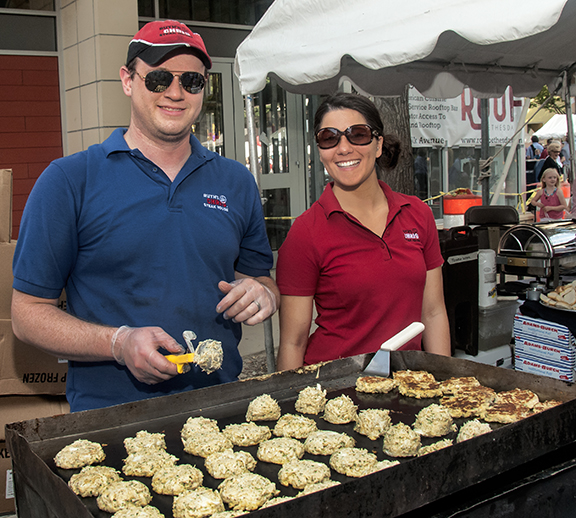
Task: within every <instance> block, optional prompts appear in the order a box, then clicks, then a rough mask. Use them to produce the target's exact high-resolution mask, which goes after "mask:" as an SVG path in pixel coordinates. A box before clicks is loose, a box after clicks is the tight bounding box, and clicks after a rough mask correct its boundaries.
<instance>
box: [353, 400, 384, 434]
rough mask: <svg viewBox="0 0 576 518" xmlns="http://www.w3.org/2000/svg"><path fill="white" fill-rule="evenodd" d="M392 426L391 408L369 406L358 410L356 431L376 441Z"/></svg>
mask: <svg viewBox="0 0 576 518" xmlns="http://www.w3.org/2000/svg"><path fill="white" fill-rule="evenodd" d="M390 426H392V419H390V410H386V409H384V408H367V409H365V410H360V412H358V416H357V417H356V425H355V426H354V431H355V432H358V433H359V434H362V435H365V436H366V437H368V438H369V439H372V440H373V441H375V440H376V439H378V437H381V436H382V435H384V434H385V433H386V430H388V428H390Z"/></svg>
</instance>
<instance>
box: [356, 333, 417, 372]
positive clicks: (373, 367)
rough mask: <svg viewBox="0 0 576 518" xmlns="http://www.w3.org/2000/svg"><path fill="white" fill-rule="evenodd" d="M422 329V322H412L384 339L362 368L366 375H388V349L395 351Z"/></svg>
mask: <svg viewBox="0 0 576 518" xmlns="http://www.w3.org/2000/svg"><path fill="white" fill-rule="evenodd" d="M422 331H424V324H423V323H422V322H412V323H411V324H410V325H409V326H408V327H405V328H404V329H402V331H400V332H399V333H397V334H395V335H394V336H393V337H392V338H390V339H388V340H386V341H385V342H384V343H383V344H382V345H381V346H380V350H379V351H377V352H376V354H375V355H374V358H372V360H370V363H369V364H368V365H367V366H366V368H365V369H364V374H365V375H366V376H384V377H386V378H387V377H388V376H390V351H395V350H396V349H398V348H399V347H402V346H403V345H404V344H405V343H406V342H409V341H410V340H412V338H414V337H415V336H418V335H419V334H420V333H421V332H422Z"/></svg>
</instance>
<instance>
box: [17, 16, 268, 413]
mask: <svg viewBox="0 0 576 518" xmlns="http://www.w3.org/2000/svg"><path fill="white" fill-rule="evenodd" d="M211 66H212V61H211V59H210V56H209V55H208V53H207V51H206V48H205V45H204V42H203V41H202V38H201V37H200V35H199V34H196V33H194V32H192V31H191V30H190V29H189V28H188V27H187V26H186V25H184V24H182V23H180V22H177V21H174V20H167V21H154V22H151V23H148V24H146V25H145V26H144V27H143V28H142V29H141V30H140V31H139V32H138V33H137V34H136V35H135V36H134V39H133V40H132V41H131V42H130V45H129V47H128V56H127V61H126V65H124V66H122V67H121V69H120V78H121V82H122V88H123V90H124V93H125V94H126V95H127V96H128V97H129V98H130V103H131V117H130V125H129V127H128V128H127V129H124V128H119V129H116V130H115V131H114V132H113V133H112V134H111V136H110V137H109V138H108V139H107V140H106V141H104V142H103V143H102V144H97V145H94V146H91V147H90V148H88V149H87V150H86V151H83V152H80V153H77V154H75V155H72V156H68V157H65V158H61V159H58V160H56V161H54V162H53V163H52V164H51V165H49V166H48V168H47V169H46V170H45V171H44V172H43V173H42V175H41V176H40V178H39V179H38V181H37V183H36V185H35V186H34V189H33V190H32V193H31V194H30V197H29V200H28V203H27V205H26V208H25V211H24V216H23V218H22V225H21V227H20V237H19V239H18V244H17V247H16V251H15V257H14V265H13V270H14V284H13V287H14V291H13V300H12V322H13V328H14V333H15V334H16V336H17V337H19V338H20V339H21V340H23V341H24V342H27V343H30V344H33V345H35V346H37V347H39V348H40V349H43V350H45V351H48V352H49V353H51V354H53V355H55V356H58V357H59V358H65V359H67V360H68V361H69V368H68V377H67V398H68V401H69V403H70V408H71V410H72V411H78V410H86V409H92V408H100V407H106V406H110V405H116V404H120V403H126V402H129V401H136V400H141V399H145V398H149V397H154V396H161V395H166V394H173V393H177V392H182V391H187V390H191V389H195V388H200V387H206V386H210V385H214V384H218V383H224V382H228V381H233V380H236V379H237V377H238V375H239V374H240V372H241V370H242V358H241V356H240V354H239V352H238V348H237V346H238V343H239V341H240V338H241V333H242V332H241V324H242V323H245V324H249V325H254V324H258V323H260V322H262V321H263V320H264V319H265V318H267V317H269V316H270V315H271V314H272V313H274V312H275V311H276V308H277V306H278V302H279V292H278V289H277V287H276V284H275V282H274V281H273V280H272V279H271V277H270V268H271V267H272V265H273V257H272V252H271V250H270V246H269V244H268V239H267V236H266V230H265V225H264V218H263V214H262V204H261V200H260V194H259V192H258V189H257V187H256V184H255V182H254V179H253V178H252V175H251V174H250V173H249V171H248V170H247V169H246V167H245V166H244V165H242V164H239V163H237V162H235V161H232V160H228V159H225V158H223V157H221V156H219V155H217V154H216V153H213V152H211V151H208V150H207V149H205V148H204V147H202V146H201V144H200V142H199V141H198V140H197V139H196V138H195V137H194V136H192V135H191V133H190V129H191V126H192V124H194V122H195V121H196V119H197V118H198V116H199V114H200V112H201V109H202V100H203V93H202V92H203V90H204V86H205V84H206V81H207V80H208V70H209V69H210V67H211ZM63 289H65V290H66V296H67V308H68V309H67V310H68V312H67V313H65V312H63V311H61V310H60V309H59V308H58V307H57V306H56V304H57V299H58V297H59V296H60V293H61V291H62V290H63ZM187 330H190V331H193V332H194V333H195V334H196V335H197V337H198V340H199V341H201V340H206V339H214V340H218V341H221V342H222V347H223V352H224V360H223V365H222V368H221V369H220V370H218V371H216V372H215V373H213V374H210V375H208V374H206V373H204V372H202V371H201V370H200V369H199V368H198V367H197V366H196V365H192V366H191V369H190V370H189V371H188V372H186V373H183V374H178V371H177V366H176V365H174V364H173V363H171V362H169V361H168V360H167V359H166V358H165V357H164V354H163V353H164V352H168V353H174V354H177V353H181V352H184V351H183V347H182V346H181V345H179V343H178V340H180V341H182V340H181V338H182V334H183V332H184V331H187Z"/></svg>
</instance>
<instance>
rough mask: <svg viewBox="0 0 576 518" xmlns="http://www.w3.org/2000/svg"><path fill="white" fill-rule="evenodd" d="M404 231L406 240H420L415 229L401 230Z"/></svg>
mask: <svg viewBox="0 0 576 518" xmlns="http://www.w3.org/2000/svg"><path fill="white" fill-rule="evenodd" d="M403 232H404V239H405V240H406V241H420V236H419V235H418V230H417V229H415V228H414V229H412V230H403Z"/></svg>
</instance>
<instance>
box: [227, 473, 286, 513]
mask: <svg viewBox="0 0 576 518" xmlns="http://www.w3.org/2000/svg"><path fill="white" fill-rule="evenodd" d="M218 490H219V491H220V496H221V497H222V500H223V501H224V502H225V503H226V504H228V506H229V507H230V508H232V509H233V510H234V511H254V510H256V509H258V508H259V507H262V505H263V504H264V503H265V502H266V501H267V500H270V498H272V497H273V496H276V495H277V494H278V493H280V491H278V490H277V489H276V485H275V484H274V482H271V481H270V480H268V479H267V478H266V477H263V476H262V475H257V474H256V473H242V474H241V475H235V476H234V477H230V478H227V479H226V480H224V482H222V483H221V484H220V485H219V486H218Z"/></svg>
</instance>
